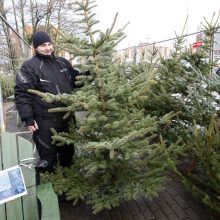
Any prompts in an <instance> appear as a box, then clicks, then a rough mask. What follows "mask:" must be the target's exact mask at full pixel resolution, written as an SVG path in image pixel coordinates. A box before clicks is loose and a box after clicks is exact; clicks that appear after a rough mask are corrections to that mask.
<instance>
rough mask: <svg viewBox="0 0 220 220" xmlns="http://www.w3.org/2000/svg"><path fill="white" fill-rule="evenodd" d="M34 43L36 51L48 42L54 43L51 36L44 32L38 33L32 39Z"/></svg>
mask: <svg viewBox="0 0 220 220" xmlns="http://www.w3.org/2000/svg"><path fill="white" fill-rule="evenodd" d="M32 41H33V46H34V49H36V48H37V47H38V46H40V45H41V44H44V43H47V42H51V43H52V41H51V38H50V36H49V35H48V34H47V33H45V32H43V31H38V32H36V33H35V34H34V35H33V37H32Z"/></svg>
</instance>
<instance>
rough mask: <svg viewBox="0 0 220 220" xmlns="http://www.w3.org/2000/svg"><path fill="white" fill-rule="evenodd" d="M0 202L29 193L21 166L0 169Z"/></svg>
mask: <svg viewBox="0 0 220 220" xmlns="http://www.w3.org/2000/svg"><path fill="white" fill-rule="evenodd" d="M0 180H1V181H0V204H3V203H5V202H8V201H11V200H14V199H16V198H18V197H21V196H23V195H26V194H27V189H26V187H25V182H24V177H23V175H22V171H21V168H20V166H14V167H10V168H8V169H5V170H1V171H0Z"/></svg>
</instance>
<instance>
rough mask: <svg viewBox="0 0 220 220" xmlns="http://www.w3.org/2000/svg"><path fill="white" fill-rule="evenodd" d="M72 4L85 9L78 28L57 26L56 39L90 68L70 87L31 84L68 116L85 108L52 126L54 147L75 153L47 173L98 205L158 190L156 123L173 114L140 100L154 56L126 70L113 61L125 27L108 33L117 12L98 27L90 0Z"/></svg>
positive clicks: (160, 158)
mask: <svg viewBox="0 0 220 220" xmlns="http://www.w3.org/2000/svg"><path fill="white" fill-rule="evenodd" d="M76 5H77V7H76V11H77V12H79V15H81V16H82V17H83V18H82V19H81V20H80V22H79V23H80V24H82V28H83V33H84V35H83V36H81V38H77V37H74V36H67V35H65V34H62V36H63V38H62V41H61V42H60V46H61V47H64V48H65V49H66V50H68V51H69V52H70V53H72V54H73V55H74V56H76V57H80V58H81V62H82V63H83V64H82V65H81V66H80V69H81V70H82V72H85V71H88V70H89V71H90V75H81V76H79V77H78V84H82V85H84V86H83V87H82V88H80V89H79V90H78V91H74V92H73V93H72V94H70V95H67V94H62V95H53V94H43V93H40V92H37V91H30V92H32V93H35V94H37V95H40V96H42V97H43V98H44V100H45V101H47V102H53V101H60V102H62V103H64V104H65V105H66V107H62V108H58V109H51V110H50V112H55V111H64V112H66V113H67V114H66V117H68V116H69V115H71V114H74V113H76V112H82V111H83V112H84V116H85V117H84V118H80V119H78V120H77V125H75V124H72V125H71V126H70V131H69V133H68V134H67V133H60V134H57V133H56V131H54V137H53V141H54V142H56V143H57V144H58V145H60V147H62V146H61V145H62V144H63V143H67V144H74V145H75V148H76V154H75V157H74V164H73V165H72V167H71V168H70V169H65V170H62V169H61V168H60V169H58V170H57V172H56V173H55V174H53V175H51V176H50V180H52V181H53V185H54V188H55V190H56V191H57V192H59V193H60V194H62V193H65V194H66V196H67V199H68V200H74V203H76V202H77V201H78V200H86V201H87V202H88V203H89V204H91V205H92V207H93V209H94V213H97V212H99V211H101V210H102V209H103V208H108V209H110V208H112V207H115V206H117V205H119V203H120V201H121V200H131V199H135V198H137V197H138V196H146V197H147V198H149V199H150V198H153V197H155V196H157V195H158V192H160V191H161V190H163V187H164V185H165V184H166V182H167V177H166V172H167V155H166V153H165V151H166V149H165V147H164V143H163V142H162V141H161V140H162V139H161V138H159V137H160V134H159V131H158V128H159V127H161V126H163V125H166V124H167V123H169V122H170V118H171V116H172V115H171V114H166V115H164V116H162V117H160V118H156V117H151V116H150V115H149V114H147V113H146V109H145V102H146V101H147V100H148V96H147V94H148V92H149V91H148V90H149V88H150V85H151V84H152V83H154V77H155V71H156V70H155V68H154V66H153V64H152V65H150V66H148V68H147V69H143V70H142V71H140V72H139V74H136V72H131V73H129V77H128V74H126V73H125V72H124V71H122V68H118V66H117V65H116V61H115V60H114V57H113V54H114V52H115V47H116V45H117V44H118V43H119V42H120V41H121V40H122V39H123V38H124V37H125V35H124V34H123V32H122V31H123V29H119V30H118V31H116V32H114V33H113V28H114V25H115V21H116V17H117V15H116V16H115V19H114V21H113V24H112V26H111V27H110V28H108V29H107V30H106V31H105V32H102V31H100V30H97V29H95V25H96V24H97V23H98V21H97V20H95V18H94V16H95V14H94V13H93V12H92V9H93V8H94V7H95V5H94V1H90V0H82V1H79V2H77V3H76Z"/></svg>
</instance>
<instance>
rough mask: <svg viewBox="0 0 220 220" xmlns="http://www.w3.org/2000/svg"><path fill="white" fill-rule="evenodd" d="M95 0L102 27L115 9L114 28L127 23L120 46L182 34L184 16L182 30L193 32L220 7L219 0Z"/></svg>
mask: <svg viewBox="0 0 220 220" xmlns="http://www.w3.org/2000/svg"><path fill="white" fill-rule="evenodd" d="M96 3H97V5H98V6H97V8H96V14H97V18H98V19H99V20H100V21H101V22H100V27H101V29H102V30H105V28H106V27H107V26H108V27H109V26H110V25H111V23H112V20H113V17H114V15H115V14H116V12H118V13H119V16H118V22H117V27H122V26H124V25H125V24H126V23H127V22H130V24H129V26H128V27H127V28H126V30H125V32H126V34H127V38H126V39H125V40H124V41H123V42H122V43H121V45H120V48H126V47H128V46H133V45H138V44H139V43H140V42H142V43H145V42H154V41H160V40H165V39H169V38H172V37H175V32H177V33H181V31H182V29H183V27H184V23H185V20H186V17H187V15H189V17H188V25H187V28H186V32H185V33H187V32H188V33H193V32H196V31H197V30H198V26H199V24H200V23H201V22H203V21H204V19H203V17H205V18H206V19H207V20H210V19H211V18H212V15H213V13H214V12H215V13H216V16H215V17H217V14H218V13H219V10H220V0H209V1H208V0H96Z"/></svg>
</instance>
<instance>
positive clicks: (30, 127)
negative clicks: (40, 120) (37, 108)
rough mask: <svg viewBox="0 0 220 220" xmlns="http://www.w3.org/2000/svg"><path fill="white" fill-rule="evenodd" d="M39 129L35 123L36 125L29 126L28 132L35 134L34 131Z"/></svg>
mask: <svg viewBox="0 0 220 220" xmlns="http://www.w3.org/2000/svg"><path fill="white" fill-rule="evenodd" d="M37 129H39V127H38V125H37V123H36V121H34V124H33V125H30V126H28V130H29V131H32V132H34V131H36V130H37Z"/></svg>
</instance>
